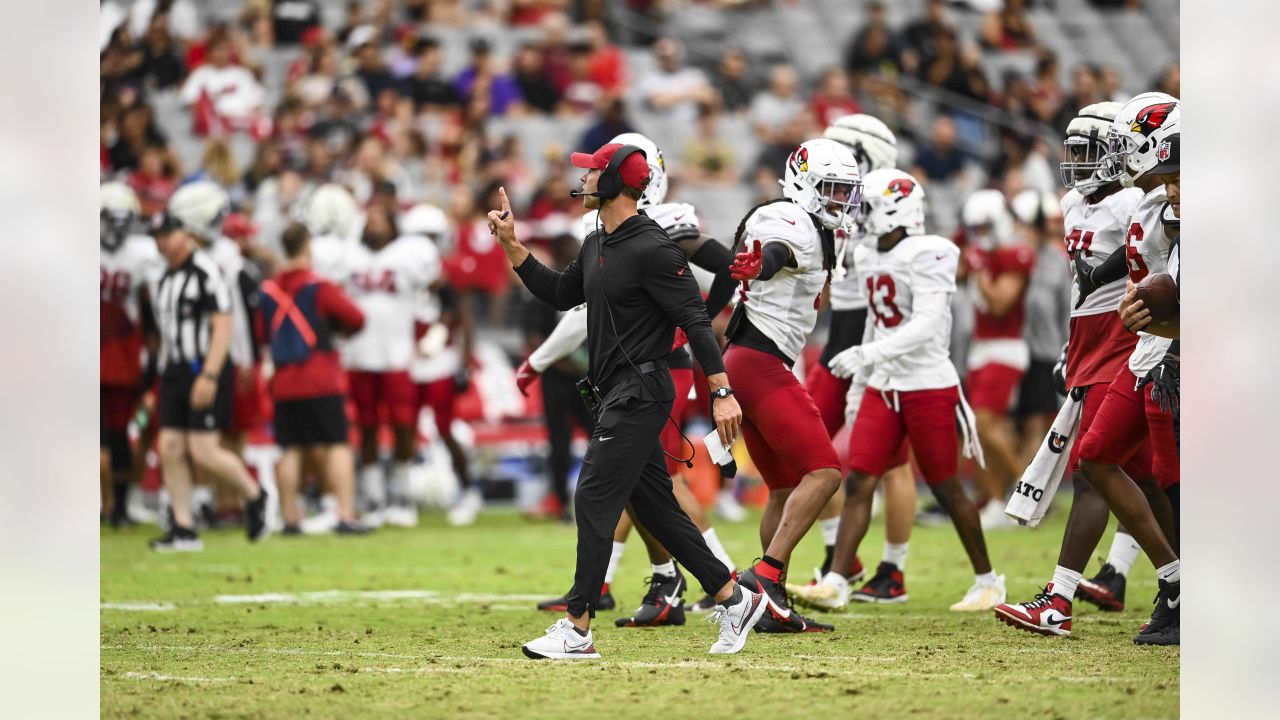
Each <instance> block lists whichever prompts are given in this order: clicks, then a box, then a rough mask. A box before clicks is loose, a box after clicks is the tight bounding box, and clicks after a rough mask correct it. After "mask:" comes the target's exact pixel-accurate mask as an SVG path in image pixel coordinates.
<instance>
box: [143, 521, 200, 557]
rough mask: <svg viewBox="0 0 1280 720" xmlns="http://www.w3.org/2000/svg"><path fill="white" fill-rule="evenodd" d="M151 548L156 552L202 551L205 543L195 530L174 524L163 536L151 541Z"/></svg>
mask: <svg viewBox="0 0 1280 720" xmlns="http://www.w3.org/2000/svg"><path fill="white" fill-rule="evenodd" d="M150 544H151V549H152V550H155V551H156V552H163V553H170V552H200V551H201V550H203V549H204V543H203V542H201V540H200V536H199V535H197V534H196V532H195V531H194V530H191V529H188V528H184V527H178V526H176V525H175V526H174V527H173V528H171V529H170V530H169V532H167V533H165V534H164V535H163V536H161V537H158V538H156V539H155V540H152V541H151V543H150Z"/></svg>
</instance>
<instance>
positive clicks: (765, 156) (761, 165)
mask: <svg viewBox="0 0 1280 720" xmlns="http://www.w3.org/2000/svg"><path fill="white" fill-rule="evenodd" d="M812 131H813V125H812V123H811V122H810V118H809V114H808V113H796V114H795V115H793V116H792V117H791V119H790V121H788V122H787V123H786V124H785V125H783V126H782V129H781V130H779V132H777V133H776V134H775V135H774V138H773V141H772V142H770V143H769V144H768V145H765V146H764V148H763V149H762V150H761V151H760V155H759V157H757V158H756V163H755V166H753V167H752V168H751V178H752V182H753V183H754V184H755V186H756V189H757V190H758V191H759V193H760V196H759V199H758V200H757V202H759V201H761V200H771V199H773V198H776V197H778V196H780V195H781V194H782V189H781V187H780V186H779V185H778V180H779V179H781V178H782V174H783V171H784V169H785V168H786V165H787V158H789V157H791V153H793V152H795V150H796V147H797V146H799V145H800V143H802V142H804V141H805V139H807V138H808V137H810V136H811V134H812Z"/></svg>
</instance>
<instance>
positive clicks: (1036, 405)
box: [1014, 360, 1065, 418]
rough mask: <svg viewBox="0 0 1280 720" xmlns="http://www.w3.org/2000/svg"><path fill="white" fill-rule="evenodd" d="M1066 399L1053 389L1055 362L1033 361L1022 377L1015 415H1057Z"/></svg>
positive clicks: (1022, 416)
mask: <svg viewBox="0 0 1280 720" xmlns="http://www.w3.org/2000/svg"><path fill="white" fill-rule="evenodd" d="M1064 399H1065V398H1063V397H1061V396H1059V395H1058V393H1057V392H1055V391H1054V389H1053V361H1052V360H1032V361H1031V364H1030V365H1028V366H1027V372H1026V374H1024V375H1023V376H1022V385H1021V387H1020V389H1019V390H1018V405H1017V408H1015V410H1014V415H1015V416H1016V417H1019V418H1027V417H1031V416H1032V415H1056V414H1057V413H1058V410H1059V409H1060V408H1061V407H1062V402H1063V400H1064Z"/></svg>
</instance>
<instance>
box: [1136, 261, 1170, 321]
mask: <svg viewBox="0 0 1280 720" xmlns="http://www.w3.org/2000/svg"><path fill="white" fill-rule="evenodd" d="M1136 293H1137V296H1138V299H1139V300H1141V301H1142V304H1143V305H1145V306H1146V307H1147V309H1149V310H1150V311H1151V323H1152V324H1153V325H1164V324H1166V323H1168V322H1169V321H1171V320H1173V319H1175V318H1177V317H1178V284H1177V283H1176V282H1174V281H1173V276H1172V275H1170V274H1169V273H1157V274H1155V275H1148V276H1147V277H1145V278H1143V280H1142V282H1140V283H1138V287H1137V289H1136Z"/></svg>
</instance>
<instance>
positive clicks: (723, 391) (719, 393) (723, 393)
mask: <svg viewBox="0 0 1280 720" xmlns="http://www.w3.org/2000/svg"><path fill="white" fill-rule="evenodd" d="M732 394H733V388H731V387H722V388H717V389H715V390H712V391H711V399H712V400H723V399H725V398H727V397H729V396H730V395H732Z"/></svg>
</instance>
